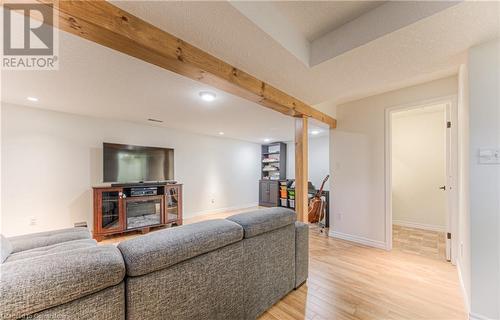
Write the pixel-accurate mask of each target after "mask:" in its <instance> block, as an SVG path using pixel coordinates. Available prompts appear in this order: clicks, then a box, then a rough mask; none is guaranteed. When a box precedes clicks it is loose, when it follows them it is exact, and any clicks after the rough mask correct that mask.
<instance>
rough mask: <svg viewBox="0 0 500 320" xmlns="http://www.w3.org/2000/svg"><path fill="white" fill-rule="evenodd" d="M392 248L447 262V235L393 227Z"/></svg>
mask: <svg viewBox="0 0 500 320" xmlns="http://www.w3.org/2000/svg"><path fill="white" fill-rule="evenodd" d="M392 247H393V249H394V250H401V251H403V252H406V253H412V254H418V255H420V256H426V257H430V258H434V259H440V260H446V234H445V233H444V232H438V231H430V230H423V229H417V228H410V227H403V226H398V225H393V226H392Z"/></svg>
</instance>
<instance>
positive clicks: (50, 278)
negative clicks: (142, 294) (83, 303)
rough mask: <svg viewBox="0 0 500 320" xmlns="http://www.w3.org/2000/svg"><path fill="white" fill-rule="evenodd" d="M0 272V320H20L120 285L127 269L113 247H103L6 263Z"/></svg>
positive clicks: (0, 266) (0, 267)
mask: <svg viewBox="0 0 500 320" xmlns="http://www.w3.org/2000/svg"><path fill="white" fill-rule="evenodd" d="M0 272H1V275H2V281H1V282H0V297H2V298H1V299H0V319H19V318H22V317H26V316H28V315H31V314H33V313H36V312H40V311H43V310H46V309H49V308H52V307H55V306H59V305H62V304H64V303H66V302H70V301H74V300H77V299H79V298H82V297H85V296H88V295H90V294H92V293H95V292H99V291H101V290H103V289H105V288H109V287H112V286H115V285H117V284H119V283H121V282H122V281H123V278H124V277H125V265H124V263H123V258H122V256H121V254H120V251H119V250H118V249H117V248H116V247H115V246H114V245H102V246H93V247H89V248H80V249H75V250H70V251H65V252H59V253H54V254H50V255H42V256H38V257H33V258H29V259H23V260H17V261H12V262H7V263H3V264H2V265H0Z"/></svg>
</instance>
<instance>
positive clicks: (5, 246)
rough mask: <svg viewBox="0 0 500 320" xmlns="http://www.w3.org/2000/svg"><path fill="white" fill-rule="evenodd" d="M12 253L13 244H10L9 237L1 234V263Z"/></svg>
mask: <svg viewBox="0 0 500 320" xmlns="http://www.w3.org/2000/svg"><path fill="white" fill-rule="evenodd" d="M11 253H12V245H11V244H10V241H9V239H7V238H6V237H4V235H3V234H0V263H4V261H5V260H7V258H8V257H9V256H10V254H11Z"/></svg>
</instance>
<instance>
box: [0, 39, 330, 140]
mask: <svg viewBox="0 0 500 320" xmlns="http://www.w3.org/2000/svg"><path fill="white" fill-rule="evenodd" d="M1 78H2V84H1V89H2V101H3V102H6V103H11V104H16V105H27V106H31V107H35V108H44V109H49V110H55V111H62V112H68V113H74V114H81V115H88V116H94V117H104V118H112V119H120V120H126V121H133V122H138V123H144V124H148V125H152V126H165V127H170V128H177V129H181V130H185V131H190V132H196V133H201V134H208V135H214V136H220V135H219V132H224V135H223V136H224V137H227V138H235V139H240V140H245V141H251V142H256V143H264V139H266V138H269V139H271V140H273V141H289V140H293V135H294V129H293V128H294V122H293V121H294V120H293V118H291V117H288V116H284V115H282V114H280V113H277V112H274V111H272V110H269V109H266V108H263V107H261V106H259V105H257V104H255V103H253V102H249V101H247V100H244V99H241V98H239V97H236V96H233V95H230V94H227V93H225V92H222V91H219V90H215V89H213V88H211V87H208V86H206V85H203V84H201V83H198V82H196V81H193V80H190V79H188V78H184V77H181V76H179V75H177V74H174V73H172V72H169V71H166V70H164V69H161V68H159V67H156V66H154V65H151V64H148V63H145V62H143V61H141V60H138V59H135V58H132V57H130V56H127V55H124V54H121V53H119V52H116V51H114V50H111V49H108V48H106V47H103V46H100V45H97V44H95V43H93V42H90V41H87V40H83V39H81V38H78V37H76V36H73V35H71V34H68V33H61V34H60V37H59V70H57V71H5V70H4V71H2V76H1ZM207 90H208V91H212V92H215V93H216V95H217V97H216V100H215V101H212V102H206V101H203V100H201V99H200V97H199V92H200V91H207ZM27 97H36V98H38V99H39V101H38V102H30V101H28V100H27V99H26V98H27ZM149 118H153V119H159V120H163V121H164V122H163V123H161V124H159V123H152V122H149V121H148V120H147V119H149ZM322 127H324V125H322V124H319V123H317V122H315V123H313V125H312V127H311V130H313V129H320V130H321V131H322V132H324V133H326V132H327V130H325V129H323V128H322Z"/></svg>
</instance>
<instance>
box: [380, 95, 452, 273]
mask: <svg viewBox="0 0 500 320" xmlns="http://www.w3.org/2000/svg"><path fill="white" fill-rule="evenodd" d="M439 103H443V104H447V105H449V108H447V112H448V114H449V118H450V119H451V121H452V128H453V132H455V133H456V132H457V129H456V125H457V97H456V96H455V95H451V96H444V97H440V98H436V99H429V100H425V101H420V102H416V103H411V104H406V105H399V106H394V107H389V108H386V109H385V249H386V250H392V224H393V220H392V172H391V171H392V159H391V155H392V141H391V134H392V132H391V114H392V113H393V112H396V111H402V110H410V109H416V108H421V107H425V106H431V105H435V104H439ZM454 137H456V134H454ZM457 146H458V140H457V139H456V138H454V139H453V141H452V149H453V150H456V149H457ZM452 156H455V155H454V154H453V152H452ZM457 160H458V159H457ZM456 169H457V168H456V166H454V167H453V173H452V175H453V176H454V177H455V179H454V180H455V181H456V177H457V176H458V172H457V170H456ZM453 184H456V183H455V182H454V183H453ZM450 192H451V193H450V194H449V196H450V197H451V198H452V199H453V201H456V199H458V197H457V193H456V192H457V188H456V185H453V186H452V188H451V189H450ZM456 208H457V206H452V208H451V209H450V219H449V222H448V224H449V226H448V228H449V230H450V232H451V233H452V243H451V251H452V252H453V254H452V257H451V262H452V264H455V263H456V253H457V250H458V241H457V235H458V211H457V210H456Z"/></svg>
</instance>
